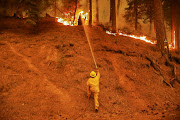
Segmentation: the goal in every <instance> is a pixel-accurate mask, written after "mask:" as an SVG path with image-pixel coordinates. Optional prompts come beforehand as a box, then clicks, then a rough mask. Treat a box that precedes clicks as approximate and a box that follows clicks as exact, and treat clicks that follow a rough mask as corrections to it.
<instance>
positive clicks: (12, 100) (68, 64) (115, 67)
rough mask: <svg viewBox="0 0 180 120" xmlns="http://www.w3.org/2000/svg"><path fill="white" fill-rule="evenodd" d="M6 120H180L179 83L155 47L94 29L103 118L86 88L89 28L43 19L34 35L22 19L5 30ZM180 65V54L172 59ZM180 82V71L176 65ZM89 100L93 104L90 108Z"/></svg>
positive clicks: (0, 67) (2, 109)
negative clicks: (174, 79) (64, 24)
mask: <svg viewBox="0 0 180 120" xmlns="http://www.w3.org/2000/svg"><path fill="white" fill-rule="evenodd" d="M0 27H1V28H0V120H65V119H68V120H73V119H75V118H77V117H78V116H79V115H81V114H82V113H83V111H84V109H85V107H86V106H87V108H86V111H85V112H84V113H83V114H82V115H81V116H79V117H78V118H77V119H79V120H179V119H180V84H179V83H178V82H176V81H175V82H174V83H173V87H170V86H168V85H166V84H165V83H164V82H163V81H162V77H161V76H160V75H159V73H158V71H156V70H155V69H154V68H153V67H152V64H151V62H150V61H149V60H148V59H147V56H148V57H150V58H152V59H153V60H154V61H155V63H156V64H157V65H158V66H159V68H160V71H161V73H162V75H163V76H164V78H165V80H166V81H167V82H168V83H169V82H170V80H171V79H172V78H173V76H172V72H171V71H172V69H171V68H170V67H169V66H166V65H165V60H164V59H163V58H162V56H161V54H160V52H159V51H158V50H157V48H156V46H155V45H151V44H148V43H145V42H143V41H140V40H135V39H132V38H128V37H123V36H112V35H108V34H106V33H105V31H103V30H102V28H100V27H88V28H87V34H88V36H89V38H90V41H91V44H92V48H93V50H94V55H95V58H96V61H97V65H98V69H99V71H100V74H101V78H100V95H99V102H100V107H99V112H98V113H95V111H94V100H93V98H90V100H89V101H88V98H87V94H86V82H87V80H88V78H89V73H90V72H91V71H92V70H95V65H94V62H93V59H92V56H91V52H90V49H89V45H88V42H87V38H86V35H85V32H84V29H83V26H74V27H71V26H63V25H61V24H59V23H53V22H50V21H46V20H41V21H40V24H39V26H38V28H37V30H36V31H34V32H38V33H37V34H32V33H30V30H29V26H26V25H24V20H19V19H14V18H6V19H2V21H1V26H0ZM171 53H172V55H173V56H176V57H177V58H180V55H179V54H176V53H174V52H172V51H171ZM172 62H173V63H174V64H175V65H176V67H177V69H176V73H177V77H178V78H180V64H179V63H178V61H177V60H176V61H175V60H173V61H172ZM87 101H88V104H87Z"/></svg>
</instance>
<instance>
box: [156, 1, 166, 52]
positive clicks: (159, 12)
mask: <svg viewBox="0 0 180 120" xmlns="http://www.w3.org/2000/svg"><path fill="white" fill-rule="evenodd" d="M154 14H155V26H156V39H157V46H158V48H159V49H160V51H161V53H162V54H163V55H164V54H168V51H169V50H168V47H169V45H168V42H166V46H164V45H165V44H164V41H165V40H167V38H166V29H165V25H164V15H163V8H162V0H154Z"/></svg>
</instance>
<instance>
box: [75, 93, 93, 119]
mask: <svg viewBox="0 0 180 120" xmlns="http://www.w3.org/2000/svg"><path fill="white" fill-rule="evenodd" d="M89 98H90V95H88V99H87V102H86V106H85V108H84V110H83V112H82V113H81V114H80V115H78V116H77V117H76V118H74V120H76V119H78V118H79V117H81V116H82V115H83V114H84V113H85V112H86V108H87V106H88V103H89Z"/></svg>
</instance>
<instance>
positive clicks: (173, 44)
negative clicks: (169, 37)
mask: <svg viewBox="0 0 180 120" xmlns="http://www.w3.org/2000/svg"><path fill="white" fill-rule="evenodd" d="M173 33H174V39H173V41H172V43H171V44H169V48H170V49H175V44H176V31H174V32H173Z"/></svg>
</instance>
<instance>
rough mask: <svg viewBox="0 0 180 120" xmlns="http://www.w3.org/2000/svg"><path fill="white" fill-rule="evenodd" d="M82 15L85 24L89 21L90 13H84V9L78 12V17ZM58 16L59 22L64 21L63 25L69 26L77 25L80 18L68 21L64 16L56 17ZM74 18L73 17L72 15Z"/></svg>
mask: <svg viewBox="0 0 180 120" xmlns="http://www.w3.org/2000/svg"><path fill="white" fill-rule="evenodd" d="M80 15H81V17H82V18H83V19H84V21H85V24H87V23H88V21H87V20H88V13H87V12H86V13H84V12H83V11H81V12H79V13H78V18H79V16H80ZM56 18H57V22H59V23H62V24H63V25H69V26H77V25H78V20H76V21H74V23H73V22H72V21H73V20H71V21H68V20H64V19H63V18H60V17H56ZM72 19H73V17H72Z"/></svg>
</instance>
